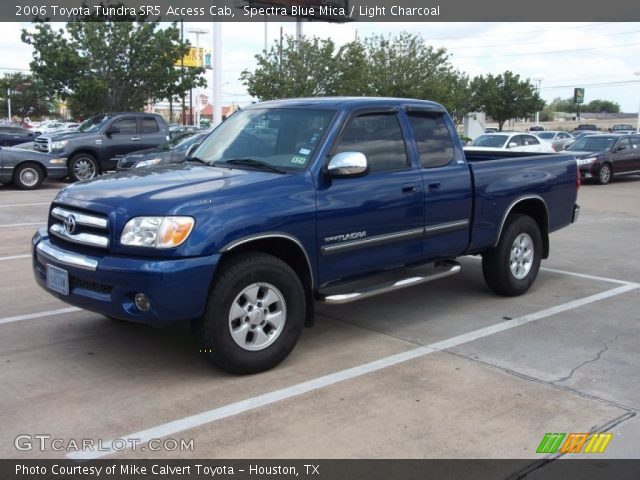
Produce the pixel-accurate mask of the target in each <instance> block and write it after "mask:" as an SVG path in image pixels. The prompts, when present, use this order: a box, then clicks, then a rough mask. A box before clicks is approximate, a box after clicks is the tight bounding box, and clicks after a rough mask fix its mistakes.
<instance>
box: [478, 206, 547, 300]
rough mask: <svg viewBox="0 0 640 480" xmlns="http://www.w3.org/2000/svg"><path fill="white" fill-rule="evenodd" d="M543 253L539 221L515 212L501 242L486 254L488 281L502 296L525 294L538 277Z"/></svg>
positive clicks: (485, 277)
mask: <svg viewBox="0 0 640 480" xmlns="http://www.w3.org/2000/svg"><path fill="white" fill-rule="evenodd" d="M541 255H542V236H541V234H540V228H539V227H538V224H537V223H536V222H535V220H533V219H532V218H531V217H529V216H527V215H520V214H517V215H512V216H510V217H509V219H508V220H507V223H506V224H505V226H504V230H503V231H502V235H501V237H500V241H499V242H498V245H497V246H496V247H495V248H492V249H490V250H489V251H487V252H485V253H484V254H483V255H482V273H483V275H484V279H485V282H486V283H487V285H488V286H489V288H490V289H491V290H493V291H494V292H496V293H497V294H499V295H505V296H515V295H521V294H523V293H524V292H526V291H527V290H528V289H529V287H531V285H532V284H533V282H534V281H535V279H536V277H537V276H538V270H539V269H540V261H541V259H542V256H541Z"/></svg>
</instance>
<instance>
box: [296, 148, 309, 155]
mask: <svg viewBox="0 0 640 480" xmlns="http://www.w3.org/2000/svg"><path fill="white" fill-rule="evenodd" d="M298 153H299V154H300V155H309V154H310V153H311V150H309V149H308V148H301V149H300V151H299V152H298Z"/></svg>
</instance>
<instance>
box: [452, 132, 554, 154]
mask: <svg viewBox="0 0 640 480" xmlns="http://www.w3.org/2000/svg"><path fill="white" fill-rule="evenodd" d="M464 148H465V149H472V150H509V151H512V152H540V153H553V152H555V150H554V149H553V146H552V145H551V144H550V143H549V142H545V141H544V140H542V141H541V140H540V139H539V138H538V137H536V136H535V135H531V134H529V133H517V132H509V133H506V132H498V133H485V134H484V135H480V136H479V137H477V138H476V139H475V140H473V141H472V142H471V143H469V144H468V145H467V146H466V147H464Z"/></svg>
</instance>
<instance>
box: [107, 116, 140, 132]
mask: <svg viewBox="0 0 640 480" xmlns="http://www.w3.org/2000/svg"><path fill="white" fill-rule="evenodd" d="M111 126H112V127H115V128H118V129H119V130H120V134H121V135H130V134H132V133H137V132H138V127H137V125H136V119H135V118H123V119H121V120H116V121H115V122H113V124H112V125H111Z"/></svg>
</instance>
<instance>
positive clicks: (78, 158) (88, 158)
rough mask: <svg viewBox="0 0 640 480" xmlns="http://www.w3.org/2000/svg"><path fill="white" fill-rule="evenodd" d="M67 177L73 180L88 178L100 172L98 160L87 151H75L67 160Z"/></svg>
mask: <svg viewBox="0 0 640 480" xmlns="http://www.w3.org/2000/svg"><path fill="white" fill-rule="evenodd" d="M68 168H69V178H70V179H71V180H72V181H74V182H79V181H81V180H89V179H91V178H94V177H95V176H96V175H98V173H100V166H99V165H98V161H97V160H96V159H95V158H94V157H93V155H91V154H89V153H76V154H75V155H73V156H72V157H71V159H70V160H69V166H68Z"/></svg>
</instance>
